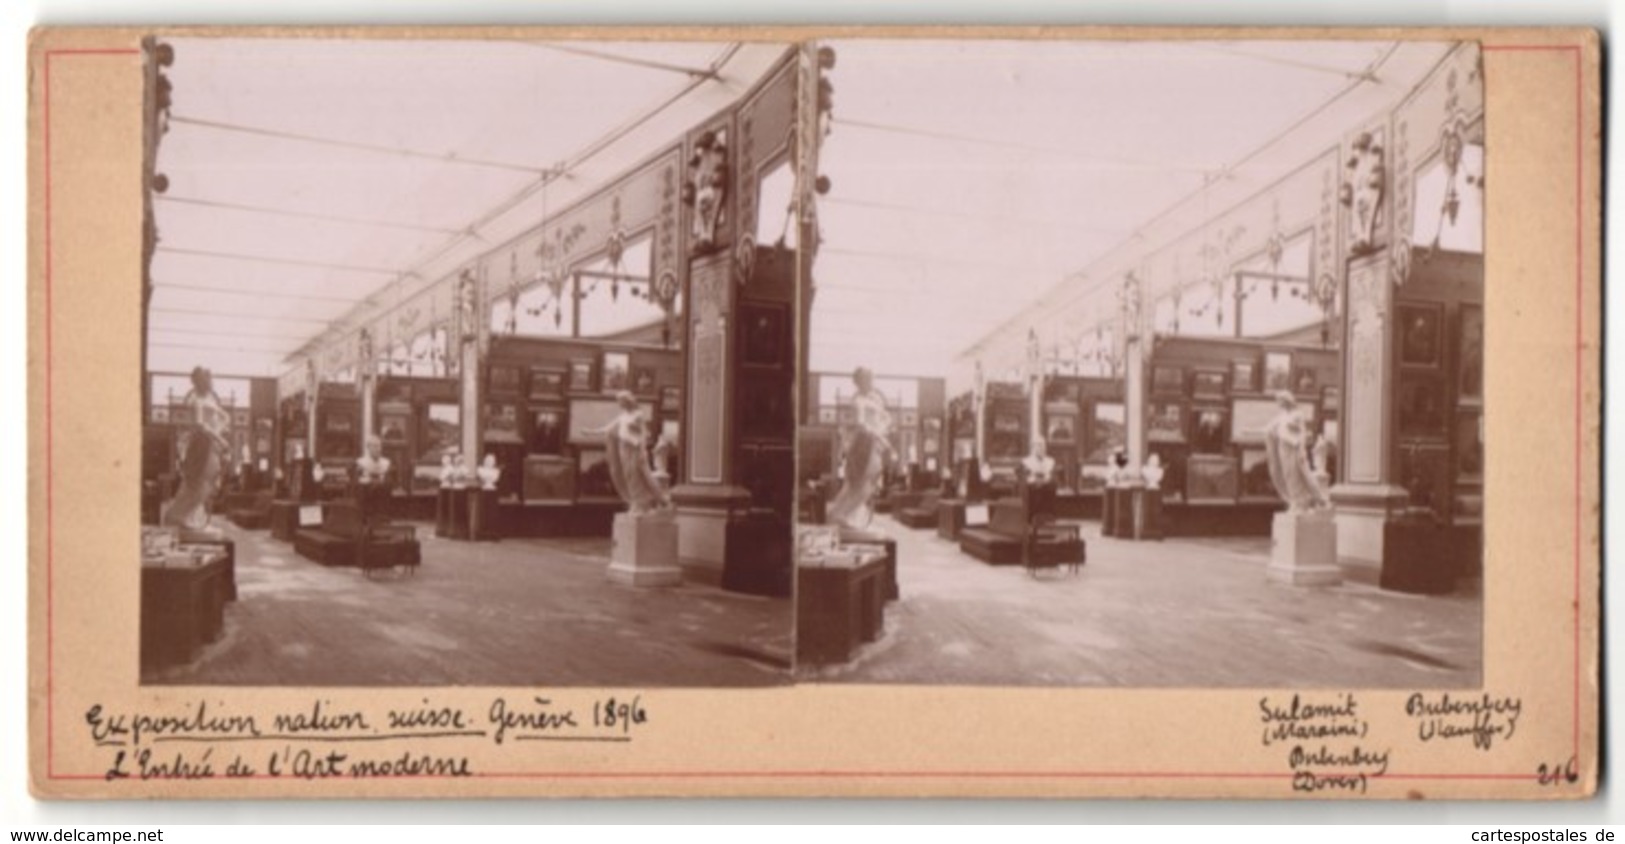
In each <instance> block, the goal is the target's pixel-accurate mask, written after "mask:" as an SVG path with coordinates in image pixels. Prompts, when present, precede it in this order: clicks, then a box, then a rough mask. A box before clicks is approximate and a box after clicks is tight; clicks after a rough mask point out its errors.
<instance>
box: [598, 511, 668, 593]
mask: <svg viewBox="0 0 1625 844" xmlns="http://www.w3.org/2000/svg"><path fill="white" fill-rule="evenodd" d="M614 542H615V544H614V548H613V549H612V550H611V552H610V563H609V579H610V580H613V581H615V582H616V583H626V584H629V585H632V586H675V585H677V584H679V583H682V582H683V570H682V569H681V568H679V567H678V565H677V520H676V519H675V518H673V517H672V514H671V512H670V511H666V512H659V513H617V514H616V515H615V526H614Z"/></svg>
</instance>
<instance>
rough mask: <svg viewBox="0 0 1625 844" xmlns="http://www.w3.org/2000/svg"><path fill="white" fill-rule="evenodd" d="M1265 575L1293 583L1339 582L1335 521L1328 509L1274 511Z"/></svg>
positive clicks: (1327, 584)
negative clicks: (1305, 511)
mask: <svg viewBox="0 0 1625 844" xmlns="http://www.w3.org/2000/svg"><path fill="white" fill-rule="evenodd" d="M1270 536H1271V538H1272V540H1273V544H1272V547H1271V549H1270V564H1269V568H1268V569H1267V570H1266V574H1267V575H1268V576H1269V579H1271V580H1274V581H1278V582H1281V583H1290V584H1292V585H1293V586H1335V585H1337V584H1339V583H1342V582H1343V572H1342V570H1341V569H1339V568H1338V566H1337V521H1336V520H1335V519H1333V518H1332V513H1331V511H1330V510H1317V511H1313V512H1308V513H1276V514H1275V521H1274V523H1273V524H1272V525H1271V527H1270Z"/></svg>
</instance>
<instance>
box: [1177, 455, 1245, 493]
mask: <svg viewBox="0 0 1625 844" xmlns="http://www.w3.org/2000/svg"><path fill="white" fill-rule="evenodd" d="M1240 489H1241V487H1240V479H1239V478H1238V476H1237V471H1236V460H1235V458H1233V457H1221V456H1217V455H1208V454H1193V455H1191V456H1190V458H1189V459H1188V460H1186V461H1185V500H1186V501H1188V502H1190V503H1192V504H1228V503H1231V502H1233V501H1235V500H1236V498H1237V496H1238V495H1239V493H1240Z"/></svg>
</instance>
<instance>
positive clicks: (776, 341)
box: [740, 305, 790, 366]
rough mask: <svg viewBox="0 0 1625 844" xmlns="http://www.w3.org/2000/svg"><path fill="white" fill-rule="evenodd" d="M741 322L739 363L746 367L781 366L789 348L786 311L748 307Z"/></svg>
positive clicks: (775, 306)
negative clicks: (741, 334) (741, 338)
mask: <svg viewBox="0 0 1625 844" xmlns="http://www.w3.org/2000/svg"><path fill="white" fill-rule="evenodd" d="M740 319H742V320H744V338H743V339H744V342H743V345H742V348H741V349H740V362H741V363H744V364H745V365H746V366H782V365H783V364H784V358H785V354H784V351H785V349H787V348H789V347H790V334H789V331H788V330H787V329H786V326H787V325H788V324H789V317H788V310H787V309H786V308H785V307H783V306H779V305H748V306H746V307H745V308H744V309H743V311H742V313H741V314H740Z"/></svg>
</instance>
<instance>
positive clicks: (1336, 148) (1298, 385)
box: [796, 39, 1486, 689]
mask: <svg viewBox="0 0 1625 844" xmlns="http://www.w3.org/2000/svg"><path fill="white" fill-rule="evenodd" d="M821 51H822V54H823V55H824V56H825V58H826V61H825V64H827V65H828V67H829V68H830V70H829V73H828V77H829V81H830V87H831V88H832V90H833V96H834V101H835V106H836V107H835V109H834V111H833V114H832V116H831V118H830V120H829V122H828V125H827V126H826V127H825V138H824V142H823V144H822V146H821V148H820V152H819V177H820V180H821V183H820V184H821V188H825V187H827V190H822V189H821V190H820V196H819V198H818V213H819V224H820V238H819V240H818V242H817V243H816V251H815V253H814V254H813V255H812V256H810V257H809V266H810V267H811V275H812V280H811V292H812V300H811V303H810V306H809V315H808V319H809V333H808V338H809V339H808V344H809V351H808V364H807V373H806V376H805V377H806V379H807V387H806V388H805V391H804V395H805V396H806V401H805V403H804V404H803V406H802V409H801V410H802V413H801V418H800V423H801V433H800V437H801V442H802V444H803V450H802V455H803V459H802V461H801V463H800V467H799V474H798V477H797V483H798V489H799V491H800V494H801V500H802V505H801V507H800V511H799V515H800V523H799V527H798V531H799V533H798V544H797V555H798V556H797V578H798V581H797V582H798V587H799V590H800V591H799V592H798V594H797V639H796V647H797V655H798V660H799V661H798V669H797V670H798V673H799V674H800V676H802V677H805V678H808V679H812V680H817V681H820V682H843V683H913V684H932V685H998V686H1110V687H1131V688H1143V687H1192V688H1228V687H1261V686H1262V687H1275V686H1292V687H1360V688H1424V689H1431V688H1472V687H1475V686H1477V685H1478V684H1479V683H1480V682H1481V681H1482V680H1483V676H1484V656H1483V642H1484V629H1483V623H1484V613H1483V602H1482V594H1483V590H1484V588H1486V587H1485V584H1484V583H1483V566H1482V553H1483V552H1482V534H1483V517H1482V513H1481V510H1480V509H1478V508H1477V507H1476V506H1475V502H1477V501H1478V500H1479V499H1480V497H1481V496H1482V494H1483V491H1484V490H1483V482H1484V474H1483V471H1482V462H1483V460H1484V449H1483V447H1482V445H1481V439H1480V434H1479V433H1478V431H1479V428H1478V425H1479V420H1480V419H1481V418H1482V415H1481V414H1482V407H1483V404H1482V401H1481V396H1480V395H1479V391H1478V390H1477V389H1476V387H1477V385H1478V384H1479V383H1480V382H1481V380H1482V379H1483V374H1482V372H1481V369H1482V367H1483V354H1482V347H1483V345H1484V342H1485V338H1484V327H1483V322H1484V317H1483V305H1484V259H1483V254H1484V247H1485V243H1484V235H1483V225H1484V178H1485V160H1486V158H1485V145H1484V139H1485V133H1484V123H1483V120H1484V117H1483V102H1484V78H1483V72H1482V61H1481V58H1480V51H1479V46H1478V44H1476V43H1472V42H1451V41H1425V40H1405V41H1392V40H1358V41H1356V40H1346V41H1332V40H1302V41H1269V40H1255V41H1249V40H1234V41H1225V42H1212V41H1201V40H1192V41H1161V42H1159V41H1128V42H1112V41H1088V40H1082V41H1074V42H1035V43H1019V44H1018V43H1013V42H1000V41H994V40H990V41H981V42H976V43H962V42H959V43H956V42H951V41H932V40H919V41H906V42H905V41H887V40H861V39H853V40H830V41H825V42H823V44H822V46H821ZM1351 80H1352V81H1351ZM1450 326H1456V327H1457V330H1456V331H1454V332H1451V331H1449V330H1447V328H1448V327H1450ZM1452 339H1455V340H1456V341H1457V342H1456V343H1454V344H1452V343H1450V342H1448V341H1450V340H1452ZM922 419H945V420H946V421H947V424H948V425H949V426H950V428H949V436H948V438H947V439H945V440H933V441H931V443H932V445H933V446H934V447H932V448H930V449H929V450H927V449H924V448H922V447H921V446H922V444H923V443H924V442H925V440H924V439H923V438H922V437H921V432H920V429H919V420H922ZM1077 420H1082V423H1081V424H1079V423H1078V422H1077ZM1451 420H1454V421H1455V423H1456V424H1454V425H1452V424H1448V423H1449V421H1451ZM1074 434H1075V435H1074ZM954 442H958V443H965V446H964V447H962V448H959V447H953V446H950V443H954ZM809 443H818V444H819V446H818V448H817V449H816V450H812V449H809V447H808V444H809ZM814 455H816V456H814ZM1452 466H1454V467H1455V468H1454V469H1452V468H1451V467H1452ZM966 478H968V479H969V481H970V482H969V483H966V482H965V479H966Z"/></svg>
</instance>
